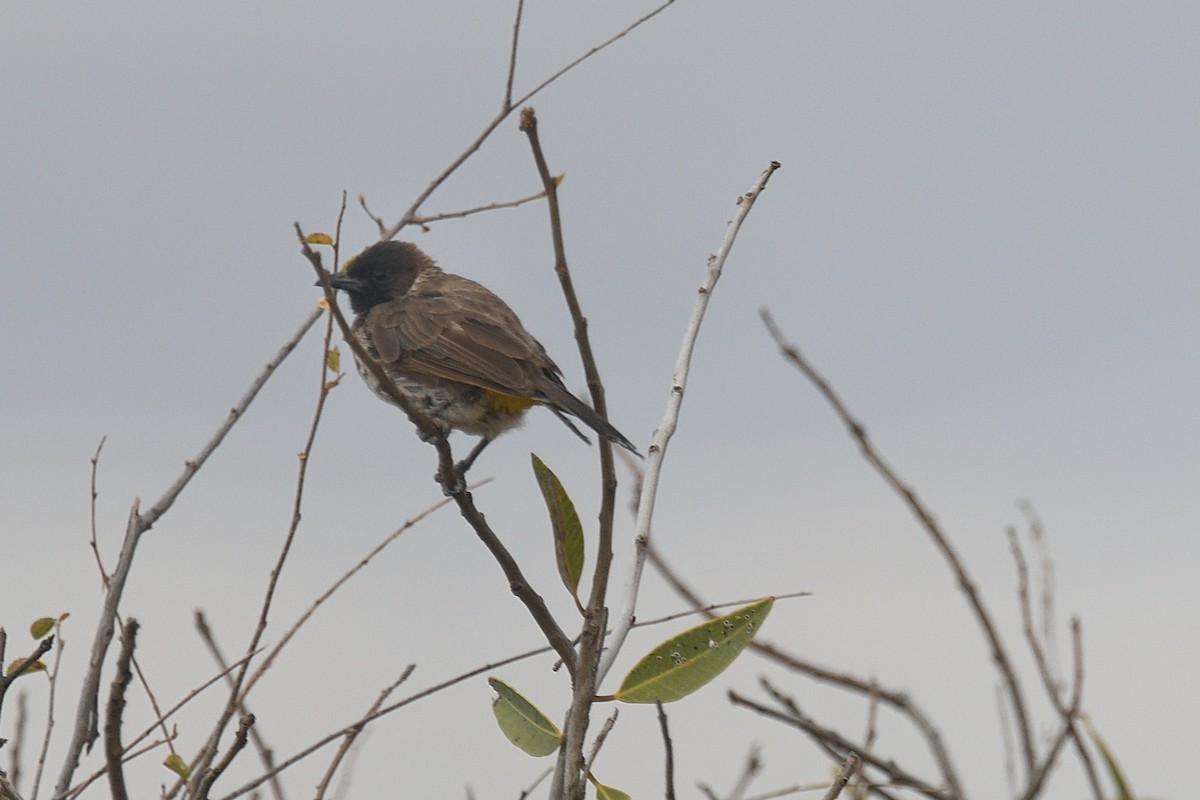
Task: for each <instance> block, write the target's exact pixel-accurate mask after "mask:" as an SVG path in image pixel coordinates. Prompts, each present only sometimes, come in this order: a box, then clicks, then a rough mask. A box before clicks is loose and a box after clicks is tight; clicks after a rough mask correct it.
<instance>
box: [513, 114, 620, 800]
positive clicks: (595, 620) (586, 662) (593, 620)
mask: <svg viewBox="0 0 1200 800" xmlns="http://www.w3.org/2000/svg"><path fill="white" fill-rule="evenodd" d="M521 130H522V131H524V133H525V135H526V136H527V137H528V138H529V146H530V149H531V150H532V151H533V159H534V162H535V163H536V164H537V170H538V175H539V176H540V177H541V179H542V187H543V188H544V189H545V191H546V201H547V203H546V204H547V207H548V208H549V211H550V234H551V239H552V240H553V243H554V272H555V274H557V275H558V280H559V284H560V286H561V287H562V293H563V298H564V299H565V300H566V303H567V308H568V309H569V311H570V313H571V320H572V322H573V323H574V325H575V344H576V347H577V349H578V350H579V357H580V361H581V362H582V363H583V371H584V375H585V376H586V377H587V385H588V390H589V391H590V392H591V396H592V407H593V408H594V409H595V410H596V413H597V414H598V415H599V416H600V418H601V419H607V418H608V414H607V409H606V404H605V401H604V384H603V382H602V381H601V380H600V371H599V369H598V368H597V366H596V358H595V354H594V353H593V352H592V345H591V341H590V340H589V339H588V333H587V319H586V318H585V317H584V315H583V309H582V307H581V306H580V304H579V298H578V296H577V295H576V293H575V285H574V283H573V281H572V280H571V271H570V269H569V268H568V266H567V253H566V245H565V244H564V242H563V231H562V217H561V212H560V210H559V205H558V187H557V185H556V182H555V180H554V177H553V176H552V175H551V174H550V168H549V166H548V165H547V163H546V157H545V155H544V154H543V153H542V145H541V140H540V138H539V136H538V122H537V116H536V115H535V114H534V111H533V109H532V108H524V109H522V110H521ZM599 439H600V441H599V447H598V450H599V452H600V487H601V490H600V514H599V524H598V526H597V527H598V534H597V539H598V541H597V544H596V566H595V568H594V569H593V571H592V588H591V594H590V596H589V597H588V603H587V609H586V613H585V615H584V621H583V631H582V633H581V634H580V637H579V651H578V668H577V669H573V670H572V671H571V676H572V701H571V708H570V710H569V711H568V713H567V721H566V736H565V741H564V744H563V747H562V750H560V751H559V761H560V762H561V763H563V770H562V775H563V778H564V780H565V784H564V786H563V789H565V792H566V794H565V796H566V797H568V798H582V797H583V792H584V787H585V785H586V784H585V781H586V778H585V777H584V774H583V772H582V771H581V770H582V767H583V766H584V758H583V739H584V735H585V734H586V732H587V725H588V718H589V716H590V714H589V709H590V707H591V703H592V699H593V698H594V697H595V695H596V675H597V672H596V667H597V664H598V662H599V659H600V654H601V652H602V650H603V647H604V629H605V627H606V625H607V619H606V609H605V605H604V597H605V593H606V592H607V591H608V573H609V570H610V568H611V566H612V528H613V509H614V507H615V505H616V496H617V475H616V471H615V470H614V468H613V456H612V444H611V442H609V441H608V440H607V439H606V438H605V437H603V436H602V437H599ZM558 778H559V776H558V774H556V775H555V785H554V786H552V788H551V794H554V793H555V792H557V791H558V787H557V781H558Z"/></svg>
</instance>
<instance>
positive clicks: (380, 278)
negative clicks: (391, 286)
mask: <svg viewBox="0 0 1200 800" xmlns="http://www.w3.org/2000/svg"><path fill="white" fill-rule="evenodd" d="M371 280H373V281H375V282H376V283H387V273H386V272H376V273H375V274H374V275H372V276H371Z"/></svg>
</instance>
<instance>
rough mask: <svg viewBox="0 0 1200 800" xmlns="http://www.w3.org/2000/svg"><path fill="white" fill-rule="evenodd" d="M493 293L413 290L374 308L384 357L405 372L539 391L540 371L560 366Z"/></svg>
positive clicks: (523, 392)
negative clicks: (422, 292) (428, 293)
mask: <svg viewBox="0 0 1200 800" xmlns="http://www.w3.org/2000/svg"><path fill="white" fill-rule="evenodd" d="M487 295H488V296H475V295H473V294H472V293H470V292H455V293H453V295H451V296H448V295H447V294H439V295H432V296H422V295H409V296H408V297H406V298H405V299H403V300H400V301H395V302H393V303H388V304H385V305H384V306H378V307H376V308H375V309H372V312H371V319H370V327H371V335H372V338H373V339H374V342H375V347H376V350H377V351H378V352H379V356H380V359H381V360H382V361H383V362H384V363H386V364H388V365H390V366H392V367H394V368H396V369H398V370H400V371H402V372H407V373H412V374H415V375H428V376H430V377H436V378H443V379H446V380H452V381H459V382H461V383H466V384H470V385H472V386H479V387H482V388H485V389H490V390H492V391H495V392H500V393H502V394H509V395H514V396H518V397H533V396H536V395H537V394H538V392H537V388H536V385H537V383H536V382H537V379H538V376H539V375H540V373H541V372H542V371H543V370H546V369H549V370H551V371H553V372H557V371H558V368H557V367H556V366H555V364H554V362H553V361H551V360H550V357H549V356H548V355H546V352H545V350H544V349H542V346H541V345H540V344H538V342H537V340H535V339H534V338H533V337H532V336H530V335H529V334H528V333H526V332H525V329H524V328H523V327H522V326H521V323H520V321H519V320H518V319H517V317H516V315H515V314H514V313H513V312H512V310H511V309H509V308H508V307H507V306H505V305H504V304H503V302H502V301H500V300H499V299H497V298H496V297H495V295H492V294H491V293H490V292H487ZM489 300H490V302H489Z"/></svg>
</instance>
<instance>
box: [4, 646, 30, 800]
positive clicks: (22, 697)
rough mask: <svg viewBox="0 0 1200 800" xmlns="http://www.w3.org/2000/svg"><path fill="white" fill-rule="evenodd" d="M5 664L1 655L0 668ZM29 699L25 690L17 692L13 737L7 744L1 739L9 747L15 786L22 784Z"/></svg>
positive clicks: (9, 761) (10, 778)
mask: <svg viewBox="0 0 1200 800" xmlns="http://www.w3.org/2000/svg"><path fill="white" fill-rule="evenodd" d="M3 664H4V658H3V657H2V656H0V668H2V665H3ZM27 701H28V695H27V694H26V693H25V692H23V691H22V692H17V719H16V721H15V722H14V723H13V735H12V738H11V739H9V740H8V742H7V744H6V743H5V742H4V740H3V739H0V745H5V746H7V747H8V765H9V766H8V775H9V780H10V781H12V784H13V786H20V785H21V749H22V748H23V747H24V745H25V728H26V722H27V720H28V719H29V714H28V706H29V703H28V702H27Z"/></svg>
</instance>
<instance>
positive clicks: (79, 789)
mask: <svg viewBox="0 0 1200 800" xmlns="http://www.w3.org/2000/svg"><path fill="white" fill-rule="evenodd" d="M256 655H258V653H257V652H255V653H250V654H248V655H245V656H243V657H242V658H239V659H238V660H237V661H235V662H234V663H233V664H230V665H229V669H226V670H223V671H221V672H218V673H217V674H216V675H214V676H212V677H211V678H209V679H208V680H206V681H205V682H204V683H202V684H200V685H199V686H197V687H196V688H195V689H192V690H191V691H190V692H188V693H187V694H186V695H184V696H183V698H182V699H180V700H179V701H178V702H177V703H175V705H173V706H171V707H170V708H168V709H167V710H166V712H164V714H163V715H162V716H161V717H159V718H158V719H155V720H154V721H153V722H151V723H150V727H148V728H146V729H145V730H144V731H142V732H141V733H139V734H138V735H137V736H135V737H134V738H133V740H132V741H131V742H130V743H129V744H127V745H125V755H124V756H123V757H122V759H121V761H122V763H128V762H130V761H132V760H133V759H134V758H136V757H137V756H140V755H142V754H143V753H147V752H149V751H151V750H153V749H154V748H156V747H158V746H159V745H161V744H165V743H166V741H165V740H162V739H158V740H155V741H154V742H153V743H151V744H148V745H146V746H145V747H143V748H142V749H141V750H136V751H135V750H134V749H133V748H134V747H136V746H137V745H138V744H140V743H141V742H142V741H143V740H144V739H145V738H146V737H148V736H149V735H150V734H152V733H154V731H155V730H157V729H159V728H165V725H164V723H165V722H166V720H168V719H170V718H171V717H172V716H174V715H175V713H177V712H178V711H179V710H180V709H181V708H183V707H184V706H185V705H187V704H188V703H190V702H191V701H192V700H193V699H195V698H196V697H197V696H198V695H200V693H201V692H203V691H204V690H205V689H207V688H208V687H210V686H212V685H213V684H214V683H216V682H217V681H219V680H221V679H222V678H223V677H225V676H226V675H227V674H229V673H230V672H231V671H233V670H235V669H237V668H238V667H240V666H242V664H243V663H245V662H246V661H248V660H249V659H251V658H253V657H254V656H256ZM171 737H172V738H173V737H174V734H171ZM106 771H107V767H101V768H100V769H98V770H96V771H95V772H94V773H92V774H91V775H89V776H88V777H87V778H85V779H84V780H83V781H80V782H79V783H78V784H76V785H74V786H72V787H71V788H70V789H69V790H68V791H67V794H66V796H67V797H77V796H79V795H80V794H82V793H83V791H84V789H86V788H87V787H88V786H90V785H91V784H93V783H95V782H96V781H97V780H99V779H100V778H103V777H104V775H105V773H106ZM31 800H32V798H31Z"/></svg>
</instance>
